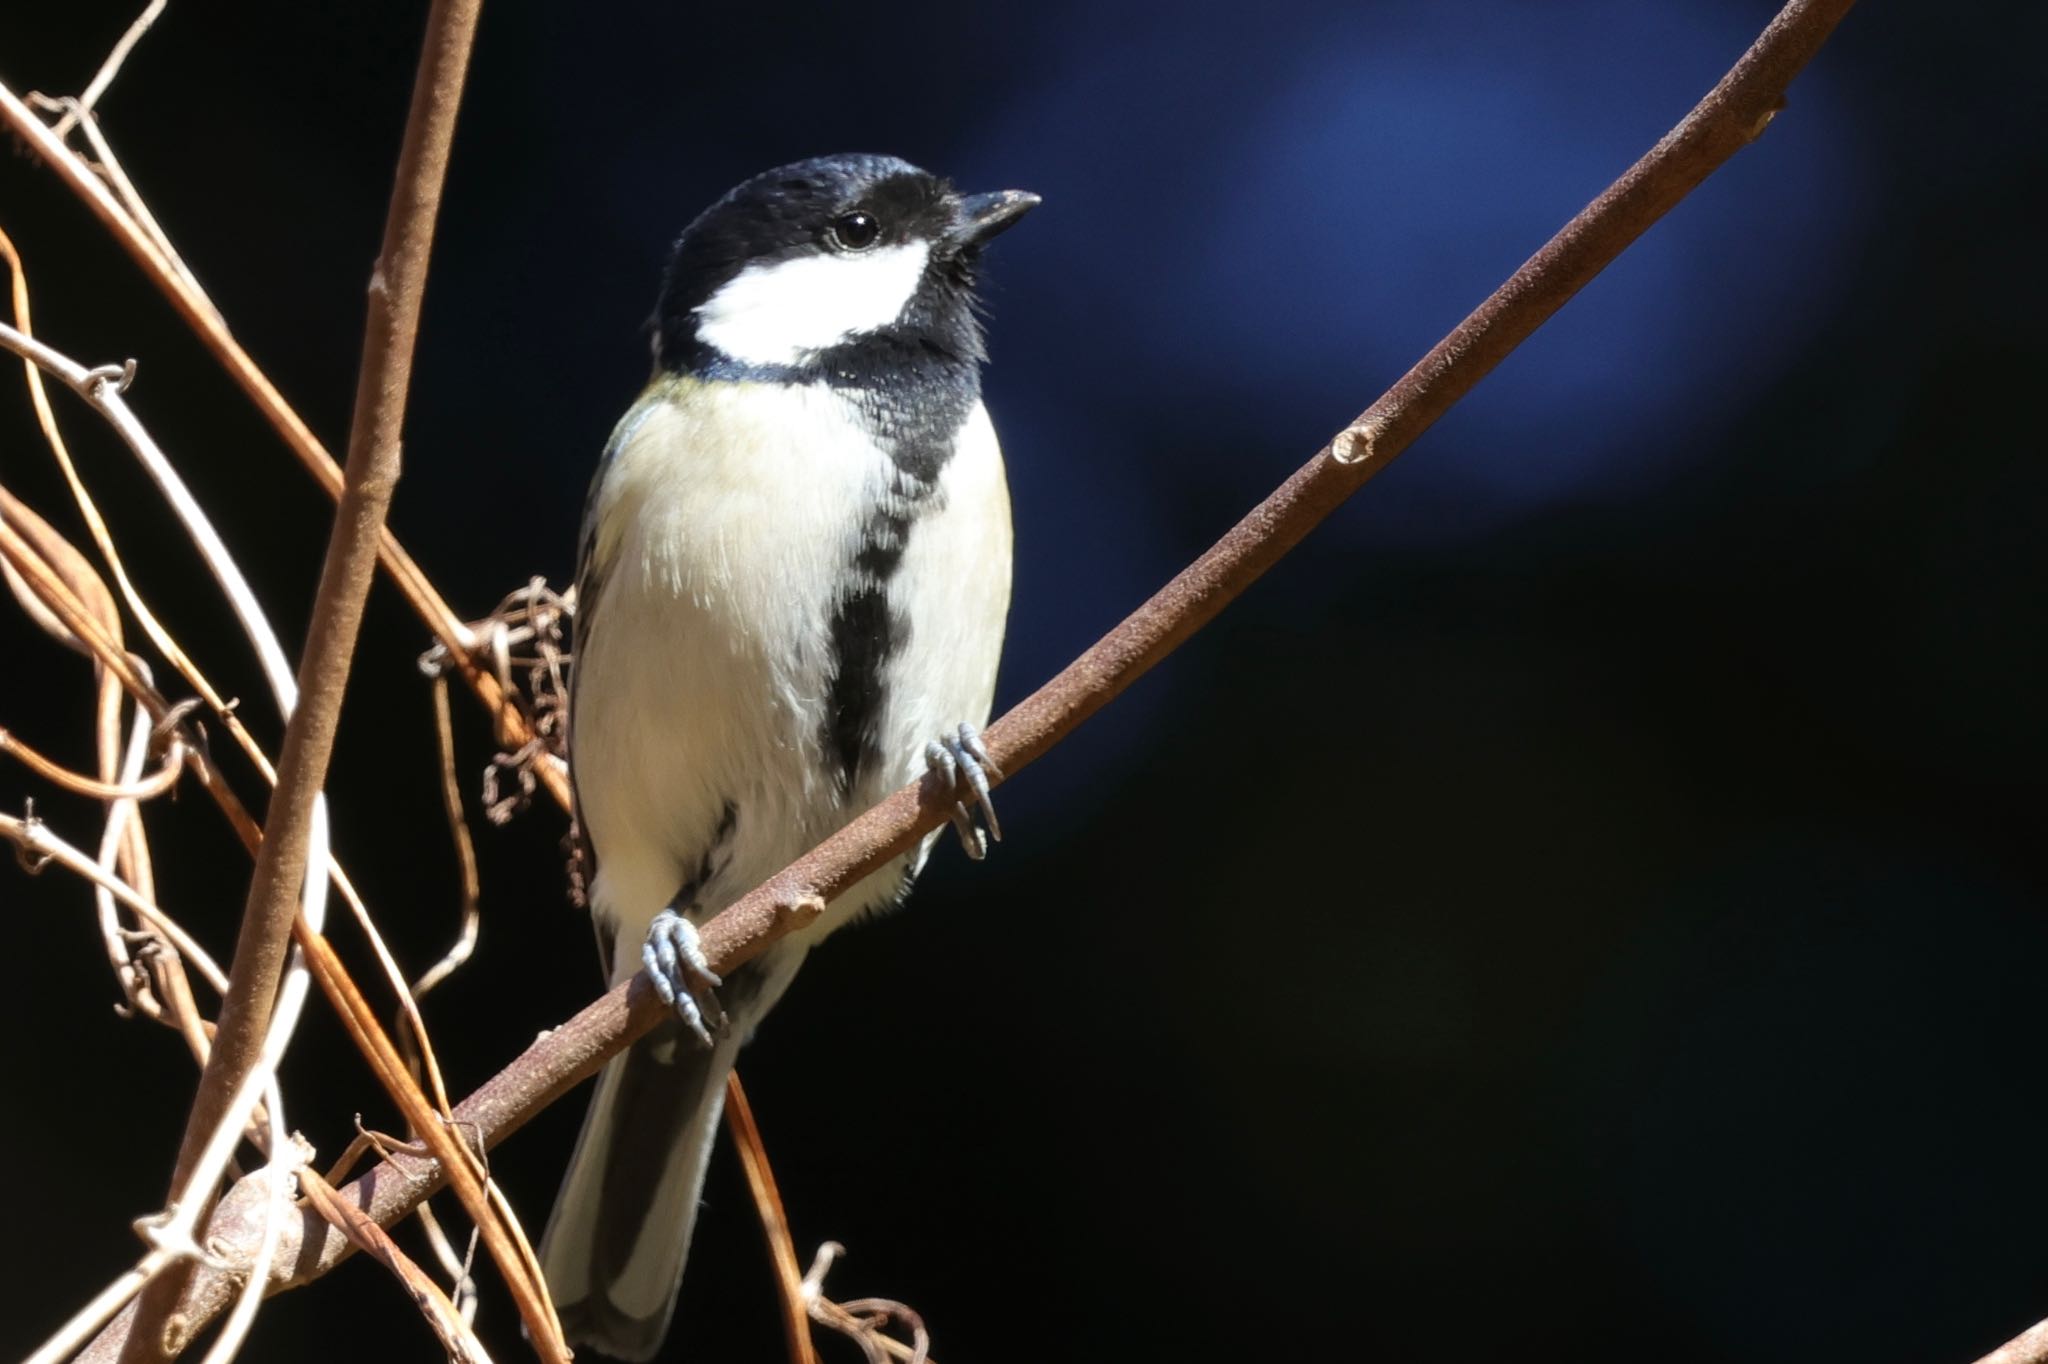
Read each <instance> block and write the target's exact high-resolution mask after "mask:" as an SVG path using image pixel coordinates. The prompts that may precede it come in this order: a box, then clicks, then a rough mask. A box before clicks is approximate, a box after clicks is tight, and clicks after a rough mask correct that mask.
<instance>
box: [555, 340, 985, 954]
mask: <svg viewBox="0 0 2048 1364" xmlns="http://www.w3.org/2000/svg"><path fill="white" fill-rule="evenodd" d="M621 430H622V432H623V433H626V434H624V435H623V436H622V438H621V443H620V446H619V448H618V449H617V451H616V452H615V454H614V455H613V457H612V460H611V463H610V466H609V468H608V470H607V472H606V474H605V476H604V479H603V482H602V484H601V486H600V488H599V490H598V493H597V498H598V502H597V513H598V523H597V524H598V527H599V532H598V536H597V541H596V543H595V545H594V546H593V550H592V554H593V557H594V559H595V561H596V563H597V565H598V567H599V574H598V578H599V582H600V587H599V590H598V592H597V593H596V594H595V597H596V599H595V600H594V601H593V602H592V603H590V604H589V605H590V611H589V620H590V629H589V631H588V635H587V638H580V639H579V640H578V657H577V663H576V666H577V683H576V711H575V714H574V716H573V717H572V724H573V737H574V759H575V764H576V777H577V788H578V793H579V800H580V804H581V809H582V814H583V819H584V823H585V827H586V829H587V831H588V834H589V836H590V838H591V840H592V845H593V847H594V850H595V852H596V855H597V867H598V878H597V881H596V883H595V885H594V886H593V887H592V899H593V906H594V908H595V909H596V910H597V911H598V912H599V913H600V914H602V915H604V916H606V917H609V918H611V919H612V920H614V921H615V922H616V924H617V926H618V937H619V948H620V951H619V960H618V961H617V962H616V963H615V972H622V971H630V970H631V969H632V965H633V962H634V961H635V960H636V958H637V951H638V942H639V938H640V937H641V936H642V935H643V934H644V932H645V929H646V925H647V923H648V921H649V920H650V919H651V918H652V917H653V915H654V914H655V913H656V912H657V911H658V910H660V909H661V908H662V906H663V905H664V904H666V903H667V901H668V899H669V897H670V896H671V895H673V894H674V892H675V890H676V888H677V887H678V885H680V884H681V883H682V882H683V880H684V879H685V878H686V877H688V876H690V875H692V874H694V872H695V871H696V870H697V868H698V867H699V864H700V863H701V862H702V860H703V858H704V856H705V854H706V852H707V849H708V847H709V846H710V844H711V841H712V839H713V837H714V835H715V831H716V830H717V828H718V826H719V824H720V822H721V820H722V818H723V814H724V809H725V806H726V804H727V803H728V802H731V803H733V804H734V805H735V806H737V807H738V809H739V811H740V814H739V818H738V821H737V827H736V831H735V836H734V840H733V844H732V847H731V861H730V864H729V865H728V866H726V867H725V868H724V869H723V870H722V871H721V872H720V874H719V876H718V878H717V884H716V885H714V886H712V887H709V888H707V893H706V895H705V904H706V908H707V912H715V910H716V909H717V908H720V907H722V905H723V904H724V903H727V902H729V900H730V899H731V898H734V897H736V896H738V895H739V894H741V893H743V892H745V891H746V890H748V889H751V888H752V887H753V886H754V885H756V884H758V883H759V882H760V881H762V880H764V879H766V878H767V877H768V876H770V875H772V874H773V873H774V872H776V871H779V870H781V868H782V867H783V866H785V865H787V864H788V863H789V862H790V861H791V860H793V859H794V858H795V857H796V856H797V855H798V854H800V853H802V852H803V851H804V850H805V849H807V848H809V847H810V846H812V845H813V844H814V843H816V842H817V841H818V840H819V839H821V838H823V837H824V836H825V835H826V834H828V833H830V832H831V831H832V830H833V829H835V828H837V827H838V825H839V824H841V823H843V822H844V820H845V819H846V818H847V817H848V816H849V815H850V814H852V813H855V812H857V810H858V809H860V808H864V807H865V806H866V805H867V804H868V803H870V802H871V801H872V799H873V798H874V797H875V796H876V795H877V794H880V793H881V792H885V791H887V790H890V789H893V788H894V787H896V786H898V785H901V784H902V783H903V782H905V781H908V780H910V779H912V778H913V777H914V776H915V775H916V774H917V771H918V764H919V763H920V761H921V753H922V749H923V745H924V742H925V741H926V740H927V739H930V738H932V737H935V736H936V735H937V734H938V733H939V731H940V729H941V728H942V727H945V726H949V725H953V724H957V723H959V722H960V721H961V720H968V721H972V722H975V723H981V722H982V721H983V720H984V719H985V718H986V716H987V712H988V706H989V702H990V699H991V696H992V693H993V687H994V678H995V665H996V656H997V653H998V651H999V649H1000V645H1001V639H1002V623H1003V616H1004V613H1005V611H1006V609H1007V603H1008V595H1009V580H1010V528H1009V507H1008V495H1007V492H1006V490H1005V488H1004V484H1003V473H1002V459H1001V455H1000V453H999V451H998V449H997V446H996V441H995V434H994V431H993V429H992V428H991V427H990V426H989V423H988V418H987V416H986V414H985V413H983V412H982V411H981V409H980V407H979V405H977V406H976V407H975V409H974V411H973V414H972V416H971V417H970V420H969V422H968V424H967V427H966V428H965V429H964V430H963V432H962V433H961V439H960V442H959V449H958V451H957V453H956V455H955V456H954V458H953V460H952V461H951V462H950V463H949V464H948V465H947V467H946V469H945V470H944V471H943V473H942V475H941V479H940V486H939V491H938V494H937V496H936V497H935V498H934V500H933V501H932V503H931V504H930V506H929V507H928V508H927V510H926V511H925V514H923V515H921V516H919V517H918V518H917V519H916V520H915V521H913V523H912V524H911V527H910V530H909V535H908V540H907V543H906V545H905V549H904V554H903V559H902V562H901V564H900V566H899V568H898V570H897V572H896V574H895V576H894V577H893V578H892V580H891V584H890V599H891V604H892V606H893V607H894V608H895V609H896V610H897V611H898V613H899V614H900V615H901V616H902V617H903V618H904V619H905V620H906V621H907V623H908V626H909V629H908V634H907V636H906V641H905V647H904V648H903V649H902V650H900V651H899V653H898V654H897V655H896V656H895V657H894V658H892V660H891V661H890V664H889V669H890V670H889V672H888V673H887V674H886V676H887V677H888V679H889V688H888V690H889V695H890V703H889V705H888V706H887V707H886V708H885V713H884V715H883V717H882V723H881V731H880V732H881V734H882V737H883V748H884V762H883V763H882V764H881V767H882V769H883V770H881V771H878V772H875V773H872V774H870V775H869V780H868V781H866V782H864V783H863V789H861V790H858V791H855V792H853V793H850V794H847V793H842V792H841V791H839V789H838V787H837V784H836V781H835V779H834V777H833V775H832V770H831V769H830V768H829V767H828V765H827V763H826V760H825V756H824V752H823V743H822V733H823V720H824V715H825V695H826V689H827V682H828V670H829V667H830V654H829V652H828V630H829V620H830V615H831V612H832V608H833V606H834V603H835V601H836V600H837V593H838V590H839V587H840V585H841V584H842V583H843V581H844V578H845V575H846V573H847V569H848V565H849V564H850V563H851V561H852V558H853V555H854V553H855V551H856V548H857V545H858V539H859V534H860V530H861V525H862V521H863V519H864V514H865V509H866V508H868V507H870V506H872V505H873V503H874V501H875V499H877V498H878V497H880V496H882V495H883V494H884V490H885V489H886V487H887V485H888V479H889V476H890V472H891V466H890V465H889V463H888V460H887V457H886V456H885V455H884V453H883V452H882V451H881V450H880V449H878V448H877V447H876V446H875V445H874V444H873V442H872V441H871V440H869V439H868V438H867V436H866V435H865V428H864V427H863V426H862V425H861V424H860V423H859V422H857V421H856V420H855V414H854V412H853V409H852V408H851V406H850V405H849V404H848V402H847V401H846V400H845V399H844V398H842V397H841V396H839V395H838V394H836V393H834V392H833V391H832V390H830V389H829V388H827V387H825V386H823V385H815V386H802V387H788V386H781V385H765V384H744V383H701V382H698V381H695V380H691V379H684V378H675V379H666V380H663V381H661V382H660V384H659V385H658V386H657V388H656V389H654V390H650V392H649V394H648V395H647V397H646V398H644V399H643V400H642V403H641V404H640V405H639V406H638V407H636V409H635V412H634V414H632V415H630V416H629V417H628V418H627V422H626V423H624V424H622V427H621ZM898 881H900V868H899V869H897V870H896V872H895V873H894V874H893V875H888V876H886V877H885V875H884V874H883V873H878V874H877V876H876V877H875V878H871V882H872V884H871V885H868V886H864V887H860V888H856V891H855V892H853V893H849V894H848V895H847V896H845V897H842V899H841V901H840V902H839V905H838V906H835V908H836V909H838V910H839V911H840V912H838V913H835V914H833V915H831V916H829V918H830V919H831V921H832V922H838V921H840V920H842V919H843V918H844V917H845V916H846V914H849V913H852V912H857V911H858V910H860V909H863V908H866V907H868V906H869V905H871V904H872V903H874V902H875V901H876V900H877V899H880V898H884V897H885V896H886V895H887V894H888V893H890V892H892V891H893V889H894V886H895V885H896V883H897V882H898ZM828 927H829V925H828Z"/></svg>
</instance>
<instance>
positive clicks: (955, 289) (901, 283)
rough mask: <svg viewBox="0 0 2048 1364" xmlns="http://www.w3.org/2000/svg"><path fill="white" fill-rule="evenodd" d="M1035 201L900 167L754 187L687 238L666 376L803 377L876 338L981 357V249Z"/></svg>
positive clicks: (659, 337) (707, 215) (805, 169)
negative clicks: (787, 372)
mask: <svg viewBox="0 0 2048 1364" xmlns="http://www.w3.org/2000/svg"><path fill="white" fill-rule="evenodd" d="M1036 203H1038V196H1037V195H1035V194H1028V193H1025V192H1024V191H1021V190H998V191H996V192H994V193H991V194H965V195H963V194H961V193H959V192H958V191H956V190H955V189H954V188H953V187H952V185H951V184H950V183H948V182H947V181H945V180H943V179H940V178H939V177H938V176H935V175H932V174H930V173H928V172H926V171H922V170H919V169H918V168H917V167H915V166H913V165H911V164H909V163H908V162H906V161H900V160H898V159H897V158H895V157H892V156H861V155H847V156H826V157H819V158H817V159H815V160H811V161H799V162H797V163H795V164H794V165H788V166H781V167H778V168H777V169H775V170H771V171H767V172H765V173H763V174H761V175H757V176H755V177H754V178H753V179H751V180H748V181H746V182H745V183H744V184H741V185H739V186H737V187H735V188H734V189H732V190H730V191H728V192H727V193H726V195H725V196H724V197H723V198H721V199H720V200H719V201H718V202H717V203H715V204H713V205H712V206H711V207H710V208H708V209H706V210H704V212H703V213H702V214H700V215H699V216H698V218H697V220H696V221H695V222H693V223H691V224H690V225H689V227H687V228H685V229H684V230H683V235H682V237H681V238H680V239H678V240H677V242H676V246H675V252H674V254H673V255H672V256H671V257H670V259H669V266H668V273H667V276H666V278H665V279H664V281H663V286H662V297H661V307H660V311H659V312H658V313H657V314H656V316H655V328H656V339H655V350H656V356H657V358H658V359H659V361H660V363H661V365H662V367H663V368H665V369H670V370H687V369H704V368H710V367H715V366H717V365H721V364H723V365H727V366H732V367H735V368H738V369H740V370H742V371H745V370H759V369H770V370H783V369H801V368H803V367H805V366H809V365H815V364H818V363H820V357H821V356H824V355H826V354H827V353H828V352H831V351H833V350H834V349H835V348H838V347H841V346H847V345H856V344H859V343H860V342H862V341H863V340H864V339H868V338H884V339H886V340H887V341H889V342H893V343H898V344H903V345H908V346H911V347H918V348H926V349H929V350H931V351H933V352H936V353H938V354H940V355H942V356H945V357H948V358H953V359H957V360H959V361H962V362H965V363H972V362H973V361H976V360H979V359H980V358H981V354H982V352H981V333H980V328H979V327H978V325H977V324H976V321H975V317H974V298H973V289H974V275H975V267H976V265H977V264H978V263H979V259H980V255H981V249H982V247H983V246H984V245H986V244H987V242H988V241H989V239H990V238H992V237H994V236H995V235H996V234H997V233H999V232H1001V231H1002V230H1003V229H1004V228H1006V227H1008V226H1010V224H1012V223H1014V222H1016V221H1017V219H1018V218H1020V217H1022V216H1023V215H1024V214H1025V213H1026V212H1027V211H1028V210H1029V209H1030V208H1031V207H1032V206H1033V205H1035V204H1036Z"/></svg>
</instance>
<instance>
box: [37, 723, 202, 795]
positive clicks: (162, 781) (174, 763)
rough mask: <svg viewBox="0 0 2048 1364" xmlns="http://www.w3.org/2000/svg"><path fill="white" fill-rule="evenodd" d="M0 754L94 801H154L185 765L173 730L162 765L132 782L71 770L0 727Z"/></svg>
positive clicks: (174, 781)
mask: <svg viewBox="0 0 2048 1364" xmlns="http://www.w3.org/2000/svg"><path fill="white" fill-rule="evenodd" d="M0 753H4V754H6V755H7V756H8V757H10V758H12V759H14V760H15V761H16V762H18V763H20V764H21V765H22V766H24V767H26V768H27V769H28V770H29V771H31V772H33V773H35V774H36V775H37V776H39V777H41V778H42V779H43V780H44V781H47V782H54V783H55V784H56V785H58V786H61V787H63V788H64V789H65V790H67V791H72V792H75V793H77V794H78V795H81V796H90V797H92V798H93V799H94V800H155V799H156V798H157V797H158V796H160V795H162V794H163V793H164V792H166V791H168V790H170V789H171V787H172V786H174V785H175V784H176V783H177V780H178V774H179V773H180V772H182V771H184V768H185V745H184V743H183V742H182V741H181V740H180V739H179V738H178V736H177V735H176V734H175V733H174V734H172V735H171V736H170V739H169V741H168V743H167V744H166V746H165V750H164V759H163V766H162V767H159V768H158V769H157V770H156V771H154V772H152V773H150V775H149V776H147V777H144V778H143V779H142V780H140V781H136V782H106V781H101V780H99V778H97V777H88V776H86V775H85V774H84V773H82V772H73V771H72V770H71V769H70V768H68V767H66V766H64V765H63V764H62V763H59V762H53V761H52V760H51V759H49V758H46V757H44V756H43V755H42V754H40V753H38V752H36V751H35V750H34V749H33V748H30V747H29V746H28V744H27V742H26V741H24V740H23V739H21V738H20V737H19V736H18V735H15V734H13V733H11V732H9V731H8V730H6V729H0Z"/></svg>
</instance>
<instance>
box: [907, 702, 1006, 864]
mask: <svg viewBox="0 0 2048 1364" xmlns="http://www.w3.org/2000/svg"><path fill="white" fill-rule="evenodd" d="M924 761H925V766H926V767H928V768H930V769H931V771H932V774H933V775H934V776H936V777H937V778H938V779H939V785H940V787H941V788H942V789H943V791H944V792H945V793H946V794H949V795H950V796H951V797H952V800H953V831H954V832H955V833H957V834H959V835H960V846H961V847H962V848H964V849H965V850H966V852H967V855H968V856H969V857H971V858H973V859H974V860H975V861H977V862H979V861H980V860H981V859H982V858H984V857H986V856H988V844H989V840H990V839H991V838H993V839H994V840H995V841H996V842H998V843H1000V842H1002V839H1003V826H1002V825H1001V824H1000V823H998V822H997V821H996V806H995V801H994V800H992V799H991V798H990V796H989V789H988V779H989V777H990V775H994V777H995V778H996V780H998V781H1000V780H1002V776H1003V773H1002V769H1001V768H999V767H997V766H996V764H995V760H994V759H993V758H991V757H989V755H988V747H987V746H986V745H985V744H983V743H982V741H981V731H980V730H978V729H976V728H975V727H974V726H973V725H966V724H963V725H961V726H960V728H959V729H958V730H957V731H956V732H955V733H952V734H947V735H942V736H940V737H939V738H937V739H934V740H933V741H932V742H930V743H928V744H926V745H925V746H924ZM970 800H971V801H973V803H974V810H970V809H969V808H968V802H969V801H970ZM976 810H978V811H979V812H980V814H981V826H977V825H976V824H975V822H974V814H975V811H976ZM982 826H986V828H985V831H984V828H983V827H982Z"/></svg>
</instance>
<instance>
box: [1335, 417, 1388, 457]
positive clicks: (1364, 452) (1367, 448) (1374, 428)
mask: <svg viewBox="0 0 2048 1364" xmlns="http://www.w3.org/2000/svg"><path fill="white" fill-rule="evenodd" d="M1385 429H1386V428H1385V426H1384V424H1383V423H1381V422H1378V421H1369V422H1360V423H1359V424H1358V425H1356V426H1347V427H1345V428H1344V429H1343V430H1342V431H1339V432H1338V433H1337V437H1336V439H1335V440H1332V441H1331V442H1330V458H1331V459H1334V460H1336V461H1337V462H1338V463H1339V464H1363V463H1365V462H1366V461H1367V460H1369V459H1371V458H1372V457H1373V453H1374V451H1376V450H1377V449H1378V448H1379V440H1380V434H1381V433H1382V432H1383V431H1384V430H1385Z"/></svg>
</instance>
